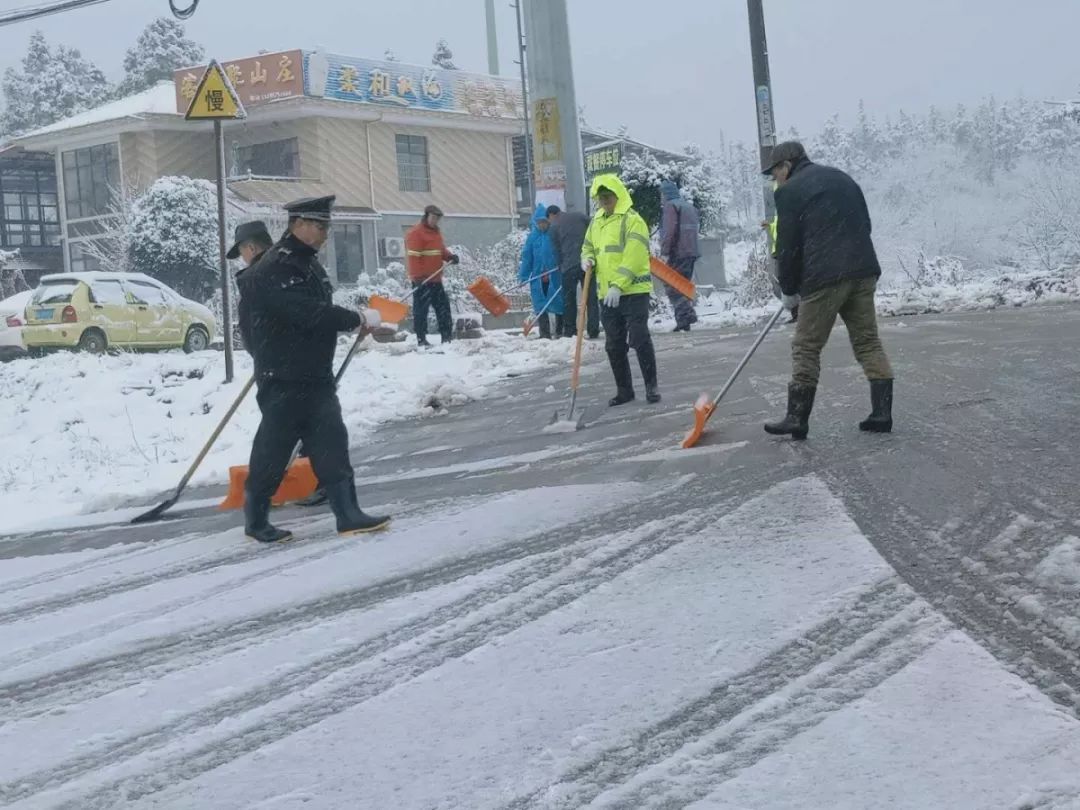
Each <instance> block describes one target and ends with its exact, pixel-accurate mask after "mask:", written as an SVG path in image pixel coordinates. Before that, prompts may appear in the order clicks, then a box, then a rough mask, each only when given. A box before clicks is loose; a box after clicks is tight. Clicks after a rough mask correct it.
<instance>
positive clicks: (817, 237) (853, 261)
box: [765, 141, 893, 439]
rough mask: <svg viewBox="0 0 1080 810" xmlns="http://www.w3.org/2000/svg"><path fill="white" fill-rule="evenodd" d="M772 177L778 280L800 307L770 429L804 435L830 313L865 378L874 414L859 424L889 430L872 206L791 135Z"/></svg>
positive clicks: (789, 301)
mask: <svg viewBox="0 0 1080 810" xmlns="http://www.w3.org/2000/svg"><path fill="white" fill-rule="evenodd" d="M765 174H771V175H772V177H773V179H774V180H775V181H776V183H777V189H776V193H775V196H776V214H777V218H778V219H779V232H778V234H777V239H776V241H777V244H778V245H779V255H778V256H777V259H778V263H779V281H780V288H781V291H782V292H783V303H784V306H786V307H787V308H788V309H794V308H795V307H796V306H798V307H799V319H798V325H797V326H796V328H795V339H794V340H793V341H792V346H791V354H792V361H793V362H792V365H793V373H792V379H791V385H790V386H789V387H788V408H787V415H786V416H785V417H784V418H783V419H781V420H780V421H778V422H770V423H768V424H767V425H765V430H766V432H768V433H771V434H773V435H777V436H783V435H789V436H791V437H792V438H795V439H805V438H806V435H807V432H808V431H809V419H810V411H811V410H812V409H813V407H814V395H815V393H816V391H817V384H818V377H819V376H820V373H821V350H822V349H824V348H825V344H826V343H827V342H828V340H829V334H830V333H831V332H832V328H833V325H834V324H835V323H836V316H837V315H839V316H840V317H841V318H842V319H843V321H844V324H845V325H846V326H847V329H848V335H849V337H850V338H851V347H852V349H854V350H855V358H856V359H857V360H858V361H859V364H860V365H861V366H862V367H863V371H864V372H865V373H866V377H867V379H868V380H869V381H870V399H871V403H872V409H873V412H872V413H871V415H870V417H869V418H868V419H865V420H864V421H862V422H860V423H859V429H860V430H864V431H869V432H873V433H888V432H889V431H891V430H892V396H893V372H892V367H891V366H890V364H889V358H888V357H887V356H886V355H885V350H884V348H883V347H882V345H881V338H880V337H879V336H878V328H877V315H876V313H875V310H874V291H875V289H876V287H877V280H878V278H879V277H880V276H881V266H880V265H879V264H878V259H877V254H876V253H875V251H874V243H873V240H872V239H871V237H870V231H871V226H870V212H869V211H868V210H867V208H866V199H865V198H864V197H863V193H862V189H860V188H859V186H858V184H857V183H856V182H855V181H854V180H852V179H851V178H850V177H848V176H847V175H846V174H844V172H842V171H840V170H839V169H834V168H831V167H828V166H819V165H817V164H815V163H812V162H811V161H810V160H809V158H807V156H806V151H805V150H804V149H803V147H802V144H799V143H796V142H794V141H789V142H787V143H782V144H779V145H778V146H776V147H775V148H774V149H773V152H772V158H771V161H770V166H769V167H768V169H767V170H766V171H765Z"/></svg>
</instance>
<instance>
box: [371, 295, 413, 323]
mask: <svg viewBox="0 0 1080 810" xmlns="http://www.w3.org/2000/svg"><path fill="white" fill-rule="evenodd" d="M368 306H369V307H371V308H372V309H373V310H375V311H376V312H378V313H379V317H380V318H382V319H383V322H384V323H401V322H402V321H403V320H405V318H406V316H407V315H408V314H409V307H408V306H407V305H406V304H402V303H401V302H400V301H391V300H390V299H389V298H383V297H382V296H381V295H373V296H371V298H369V299H368Z"/></svg>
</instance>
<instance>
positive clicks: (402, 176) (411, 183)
mask: <svg viewBox="0 0 1080 810" xmlns="http://www.w3.org/2000/svg"><path fill="white" fill-rule="evenodd" d="M397 169H398V187H399V188H400V189H401V190H402V191H431V168H430V166H429V164H428V147H427V138H425V137H424V136H422V135H398V136H397Z"/></svg>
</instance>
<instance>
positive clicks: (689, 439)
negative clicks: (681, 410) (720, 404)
mask: <svg viewBox="0 0 1080 810" xmlns="http://www.w3.org/2000/svg"><path fill="white" fill-rule="evenodd" d="M715 410H716V404H715V403H714V402H713V401H712V400H710V399H709V397H708V395H707V394H702V395H701V396H700V397H698V400H697V402H695V403H694V426H693V427H692V428H690V432H689V433H687V434H686V438H685V439H683V443H682V447H683V449H684V450H689V449H690V448H691V447H693V446H694V445H696V444H697V443H698V442H699V441H701V435H702V434H703V433H704V432H705V424H706V423H707V422H708V421H709V419H710V418H711V417H712V415H713V412H714V411H715Z"/></svg>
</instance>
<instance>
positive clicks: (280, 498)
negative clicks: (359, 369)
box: [218, 333, 367, 511]
mask: <svg viewBox="0 0 1080 810" xmlns="http://www.w3.org/2000/svg"><path fill="white" fill-rule="evenodd" d="M365 337H367V334H366V333H361V334H359V335H357V336H356V340H354V341H353V345H352V346H351V347H350V348H349V353H348V354H347V355H345V359H344V360H343V361H341V368H339V369H338V372H337V374H336V375H335V376H334V386H335V387H336V386H337V385H338V383H340V382H341V378H342V377H343V376H344V375H345V369H347V368H348V367H349V363H351V362H352V359H353V357H355V356H356V352H357V350H359V348H360V344H361V343H363V341H364V338H365ZM300 444H301V443H300V442H297V443H296V447H294V448H293V451H292V456H291V457H290V458H289V466H288V467H287V468H286V470H285V477H284V478H283V479H282V480H281V484H280V485H279V486H278V488H277V492H275V493H274V496H273V497H272V498H271V499H270V503H271V504H273V505H274V506H281V505H282V504H285V503H289V502H291V501H299V500H302V499H304V498H306V497H308V496H309V495H311V494H312V493H314V492H315V490H316V489H317V488H318V486H319V481H318V479H317V478H316V477H315V471H314V470H313V469H311V461H310V460H308V459H306V458H301V459H297V456H298V455H299V454H300ZM247 479H248V467H247V465H246V464H245V465H241V466H237V467H229V491H228V493H227V494H226V495H225V500H223V501H222V502H221V503H220V504H218V509H221V510H222V511H224V510H228V509H240V508H242V507H243V505H244V486H245V484H247Z"/></svg>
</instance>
